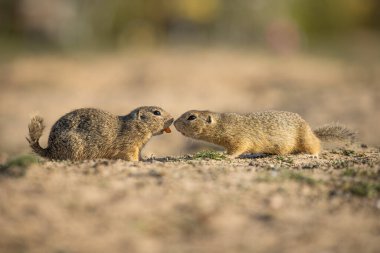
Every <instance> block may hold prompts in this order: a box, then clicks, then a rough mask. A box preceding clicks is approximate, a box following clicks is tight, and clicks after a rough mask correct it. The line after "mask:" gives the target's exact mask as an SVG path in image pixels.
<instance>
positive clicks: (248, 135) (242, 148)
mask: <svg viewBox="0 0 380 253" xmlns="http://www.w3.org/2000/svg"><path fill="white" fill-rule="evenodd" d="M174 125H175V126H176V128H177V130H178V131H180V132H181V133H182V134H184V135H185V136H188V137H191V138H194V139H200V140H205V141H208V142H212V143H214V144H217V145H221V146H223V147H225V148H226V149H227V153H228V154H229V155H231V156H236V155H239V154H241V153H244V152H252V153H270V154H289V153H300V152H305V153H310V154H313V155H317V154H318V153H319V152H320V139H321V140H333V139H346V138H347V137H348V136H350V135H351V131H350V130H349V129H347V128H344V127H342V126H336V127H331V125H328V126H324V127H322V128H318V129H317V130H316V132H314V131H313V130H312V129H311V128H310V126H309V124H308V123H307V122H306V121H305V120H304V119H302V117H301V116H300V115H298V114H297V113H293V112H286V111H262V112H254V113H247V114H237V113H215V112H210V111H196V110H192V111H188V112H186V113H184V114H183V115H182V116H181V117H180V118H178V119H177V120H176V122H175V123H174ZM318 137H319V138H320V139H319V138H318Z"/></svg>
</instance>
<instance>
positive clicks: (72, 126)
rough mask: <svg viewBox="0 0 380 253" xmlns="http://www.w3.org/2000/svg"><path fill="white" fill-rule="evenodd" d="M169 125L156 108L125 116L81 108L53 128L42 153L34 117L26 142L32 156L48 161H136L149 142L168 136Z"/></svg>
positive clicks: (164, 114)
mask: <svg viewBox="0 0 380 253" xmlns="http://www.w3.org/2000/svg"><path fill="white" fill-rule="evenodd" d="M172 123H173V118H172V116H171V115H170V114H169V113H167V112H166V111H164V110H163V109H161V108H160V107H156V106H144V107H139V108H137V109H135V110H133V111H132V112H131V113H129V114H128V115H125V116H115V115H112V114H110V113H108V112H105V111H102V110H99V109H94V108H83V109H78V110H74V111H72V112H69V113H67V114H66V115H64V116H62V117H61V118H60V119H59V120H58V121H57V122H56V123H55V124H54V125H53V127H52V129H51V131H50V135H49V140H48V147H47V148H45V149H44V148H42V147H41V146H40V144H39V142H38V141H39V139H40V137H41V135H42V132H43V130H44V128H45V126H44V124H43V119H42V118H41V117H39V116H35V117H33V118H32V120H31V122H30V124H29V138H27V140H28V142H29V144H30V146H31V148H32V149H33V151H34V152H35V153H37V154H39V155H40V156H42V157H45V158H48V159H54V160H76V161H78V160H86V159H95V158H106V159H124V160H128V161H138V160H139V158H140V151H141V149H142V148H143V147H144V145H145V144H146V143H147V142H148V141H149V139H150V138H151V137H152V136H154V135H159V134H162V133H163V132H167V133H170V128H169V126H170V125H171V124H172Z"/></svg>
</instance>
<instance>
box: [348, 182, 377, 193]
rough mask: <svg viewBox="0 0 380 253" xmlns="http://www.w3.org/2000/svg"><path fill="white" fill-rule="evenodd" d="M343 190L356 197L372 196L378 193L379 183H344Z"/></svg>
mask: <svg viewBox="0 0 380 253" xmlns="http://www.w3.org/2000/svg"><path fill="white" fill-rule="evenodd" d="M344 190H345V191H346V192H349V193H351V194H352V195H355V196H358V197H373V196H377V195H378V194H379V193H380V183H372V182H363V181H361V182H352V183H349V184H347V185H345V187H344Z"/></svg>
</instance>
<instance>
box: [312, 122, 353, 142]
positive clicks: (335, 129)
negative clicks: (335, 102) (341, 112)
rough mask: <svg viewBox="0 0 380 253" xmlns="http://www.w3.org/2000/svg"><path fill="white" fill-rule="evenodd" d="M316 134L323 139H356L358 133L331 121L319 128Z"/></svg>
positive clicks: (315, 131)
mask: <svg viewBox="0 0 380 253" xmlns="http://www.w3.org/2000/svg"><path fill="white" fill-rule="evenodd" d="M314 134H315V135H316V136H317V137H318V138H319V139H320V140H322V141H350V142H351V143H352V142H354V141H355V139H356V135H357V133H356V132H354V131H352V130H351V129H349V128H347V127H345V126H343V125H340V124H338V123H331V124H327V125H324V126H321V127H318V128H317V129H314Z"/></svg>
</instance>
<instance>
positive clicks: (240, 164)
mask: <svg viewBox="0 0 380 253" xmlns="http://www.w3.org/2000/svg"><path fill="white" fill-rule="evenodd" d="M25 159H27V162H21V161H24V160H25ZM20 160H21V161H20ZM379 164H380V153H379V150H378V149H372V148H361V147H347V148H344V149H334V150H332V151H324V152H323V153H322V154H321V157H320V159H313V158H310V157H309V156H307V155H289V156H255V157H253V156H248V157H244V158H242V159H234V160H228V159H225V158H224V156H223V155H221V154H220V153H215V152H202V153H197V154H194V155H187V156H182V157H163V158H149V159H147V160H145V161H143V162H126V161H121V160H116V161H109V160H96V161H86V162H75V163H72V162H65V161H63V162H52V161H36V160H33V159H29V158H26V157H21V158H17V159H15V160H11V161H8V162H6V163H4V164H3V165H1V174H0V175H1V176H0V189H1V191H0V199H1V202H0V214H1V215H0V249H2V251H4V252H295V251H297V252H377V251H378V249H379V247H380V242H379V235H380V220H379V214H380V167H379ZM17 168H19V169H20V168H21V169H22V171H24V173H22V174H20V173H16V174H15V173H11V172H12V170H16V169H17ZM16 171H17V170H16Z"/></svg>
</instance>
